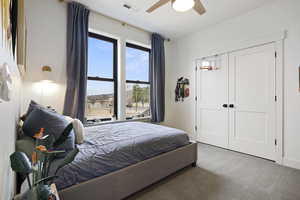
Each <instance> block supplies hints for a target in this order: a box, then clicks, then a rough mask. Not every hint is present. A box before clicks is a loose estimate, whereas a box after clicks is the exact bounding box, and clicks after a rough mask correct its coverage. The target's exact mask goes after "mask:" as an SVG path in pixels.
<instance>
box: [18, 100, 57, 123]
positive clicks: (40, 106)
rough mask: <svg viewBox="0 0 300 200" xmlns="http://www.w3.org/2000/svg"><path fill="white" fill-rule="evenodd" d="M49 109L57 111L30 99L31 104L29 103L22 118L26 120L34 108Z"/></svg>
mask: <svg viewBox="0 0 300 200" xmlns="http://www.w3.org/2000/svg"><path fill="white" fill-rule="evenodd" d="M36 108H37V109H47V110H49V111H52V112H55V110H53V109H51V108H48V107H45V106H43V105H41V104H38V103H37V102H35V101H33V100H31V101H30V104H29V107H28V109H27V112H26V114H24V115H23V116H21V118H20V119H21V120H22V121H23V122H24V121H25V120H26V117H28V116H29V115H30V113H31V112H32V111H33V110H34V109H36Z"/></svg>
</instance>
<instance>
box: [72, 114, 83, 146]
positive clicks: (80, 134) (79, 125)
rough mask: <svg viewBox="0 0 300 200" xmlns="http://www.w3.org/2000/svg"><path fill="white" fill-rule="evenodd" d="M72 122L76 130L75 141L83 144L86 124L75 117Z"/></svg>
mask: <svg viewBox="0 0 300 200" xmlns="http://www.w3.org/2000/svg"><path fill="white" fill-rule="evenodd" d="M72 123H73V128H74V132H75V141H76V143H77V144H82V143H83V142H84V126H83V124H82V122H81V121H80V120H79V119H74V120H73V122H72Z"/></svg>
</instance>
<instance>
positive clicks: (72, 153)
mask: <svg viewBox="0 0 300 200" xmlns="http://www.w3.org/2000/svg"><path fill="white" fill-rule="evenodd" d="M78 152H79V149H78V148H75V149H73V150H72V151H70V152H69V153H68V154H67V155H66V157H65V158H64V159H63V160H61V161H60V162H59V164H58V167H57V168H56V171H55V174H57V172H58V171H59V169H61V168H62V167H64V166H65V165H67V164H69V163H71V162H72V161H73V160H74V159H75V157H76V155H77V154H78Z"/></svg>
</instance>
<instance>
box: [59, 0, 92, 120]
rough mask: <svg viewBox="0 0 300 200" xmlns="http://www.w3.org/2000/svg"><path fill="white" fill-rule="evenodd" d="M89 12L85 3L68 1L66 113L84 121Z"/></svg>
mask: <svg viewBox="0 0 300 200" xmlns="http://www.w3.org/2000/svg"><path fill="white" fill-rule="evenodd" d="M89 14H90V11H89V10H88V9H87V8H86V7H85V6H84V5H82V4H79V3H76V2H70V3H68V18H67V90H66V96H65V104H64V115H68V116H71V117H73V118H77V119H79V120H81V121H82V122H84V112H85V101H86V85H87V62H88V61H87V60H88V57H87V56H88V55H87V54H88V22H89Z"/></svg>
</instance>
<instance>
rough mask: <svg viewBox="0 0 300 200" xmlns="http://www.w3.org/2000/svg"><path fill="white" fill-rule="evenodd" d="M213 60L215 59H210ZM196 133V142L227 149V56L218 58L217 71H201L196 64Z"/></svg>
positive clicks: (199, 64) (200, 62)
mask: <svg viewBox="0 0 300 200" xmlns="http://www.w3.org/2000/svg"><path fill="white" fill-rule="evenodd" d="M212 59H215V58H212ZM197 65H198V70H197V116H196V118H197V133H198V141H201V142H204V143H208V144H212V145H215V146H219V147H223V148H227V147H228V128H229V127H228V126H229V123H228V109H227V108H225V107H223V106H224V104H227V102H228V92H229V91H228V55H222V56H219V57H218V59H217V62H216V67H218V70H211V71H209V70H201V68H200V66H202V61H199V63H197Z"/></svg>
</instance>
